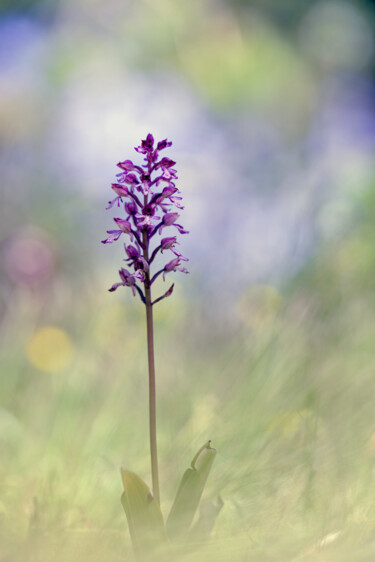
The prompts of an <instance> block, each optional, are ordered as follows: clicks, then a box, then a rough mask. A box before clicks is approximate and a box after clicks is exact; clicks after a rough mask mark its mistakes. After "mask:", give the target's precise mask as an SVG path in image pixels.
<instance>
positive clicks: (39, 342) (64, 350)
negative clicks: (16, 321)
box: [26, 326, 73, 373]
mask: <svg viewBox="0 0 375 562" xmlns="http://www.w3.org/2000/svg"><path fill="white" fill-rule="evenodd" d="M26 355H27V358H28V360H29V361H30V363H31V364H32V365H33V366H34V367H36V368H37V369H40V370H41V371H46V372H48V373H55V372H57V371H61V370H62V369H64V368H65V367H67V366H68V365H69V363H70V362H71V360H72V356H73V343H72V340H71V339H70V337H69V336H68V334H67V333H66V332H65V331H64V330H61V328H56V327H55V326H44V327H43V328H40V329H38V330H37V331H36V332H35V333H34V334H33V335H32V336H31V338H30V339H29V341H28V342H27V345H26Z"/></svg>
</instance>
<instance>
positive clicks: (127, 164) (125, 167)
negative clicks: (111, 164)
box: [117, 160, 135, 172]
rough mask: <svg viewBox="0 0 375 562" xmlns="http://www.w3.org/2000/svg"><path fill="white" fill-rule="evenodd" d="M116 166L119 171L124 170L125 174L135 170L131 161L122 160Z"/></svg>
mask: <svg viewBox="0 0 375 562" xmlns="http://www.w3.org/2000/svg"><path fill="white" fill-rule="evenodd" d="M117 166H118V167H119V168H121V170H125V171H127V172H131V171H132V170H134V168H135V166H134V164H133V162H132V161H131V160H124V161H123V162H119V163H118V164H117Z"/></svg>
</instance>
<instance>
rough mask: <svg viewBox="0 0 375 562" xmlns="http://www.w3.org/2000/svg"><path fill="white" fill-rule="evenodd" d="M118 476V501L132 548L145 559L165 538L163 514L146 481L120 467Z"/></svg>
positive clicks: (158, 547) (155, 550) (157, 548)
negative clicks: (127, 528)
mask: <svg viewBox="0 0 375 562" xmlns="http://www.w3.org/2000/svg"><path fill="white" fill-rule="evenodd" d="M121 477H122V482H123V485H124V493H123V494H122V496H121V503H122V505H123V508H124V510H125V513H126V518H127V520H128V525H129V531H130V536H131V539H132V543H133V547H134V551H135V553H136V555H138V556H141V557H142V559H147V558H149V556H151V555H152V554H154V553H155V552H157V551H158V550H159V549H160V547H161V546H162V545H163V544H164V543H165V541H166V533H165V528H164V521H163V516H162V513H161V511H160V507H159V505H158V503H157V501H155V499H154V497H153V495H152V494H151V492H150V490H149V488H148V486H147V484H145V482H144V481H143V480H142V479H141V478H140V477H139V476H137V475H136V474H135V473H134V472H130V471H129V470H124V469H121Z"/></svg>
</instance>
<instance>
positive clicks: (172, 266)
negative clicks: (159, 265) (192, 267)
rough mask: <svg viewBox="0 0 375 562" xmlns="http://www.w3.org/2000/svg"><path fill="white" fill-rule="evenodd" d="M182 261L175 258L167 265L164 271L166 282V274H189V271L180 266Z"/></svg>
mask: <svg viewBox="0 0 375 562" xmlns="http://www.w3.org/2000/svg"><path fill="white" fill-rule="evenodd" d="M180 260H181V258H180V257H178V258H174V259H173V260H171V261H170V262H169V263H167V265H165V266H164V270H163V279H164V281H165V274H166V273H169V272H170V271H181V272H182V273H189V272H188V270H187V269H185V267H182V266H180Z"/></svg>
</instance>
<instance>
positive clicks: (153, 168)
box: [102, 134, 188, 306]
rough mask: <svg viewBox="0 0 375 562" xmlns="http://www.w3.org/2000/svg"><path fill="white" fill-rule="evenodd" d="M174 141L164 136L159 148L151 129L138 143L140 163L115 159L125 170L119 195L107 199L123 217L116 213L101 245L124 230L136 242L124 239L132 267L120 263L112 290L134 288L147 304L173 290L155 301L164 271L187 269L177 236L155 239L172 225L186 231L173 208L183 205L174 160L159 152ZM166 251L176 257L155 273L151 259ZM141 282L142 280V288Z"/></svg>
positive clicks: (116, 186)
mask: <svg viewBox="0 0 375 562" xmlns="http://www.w3.org/2000/svg"><path fill="white" fill-rule="evenodd" d="M170 146H172V143H171V142H169V141H168V140H167V139H164V140H162V141H160V142H158V143H157V145H156V147H155V142H154V137H153V136H152V135H151V134H148V135H147V137H146V139H145V140H142V141H141V144H140V146H137V147H135V150H136V152H138V153H139V154H143V155H144V162H145V163H144V164H142V165H140V166H139V165H137V164H134V163H133V162H132V161H131V160H124V161H123V162H119V163H118V164H117V166H118V167H119V168H120V169H121V172H120V173H119V174H117V175H116V183H113V184H112V189H113V191H114V192H115V194H116V197H115V198H114V199H113V200H112V201H109V203H108V207H107V209H110V208H112V207H113V206H114V205H117V207H119V208H121V207H122V208H123V209H124V212H125V216H124V218H118V217H116V218H114V221H115V223H116V227H117V228H116V229H113V230H107V234H109V236H108V238H106V239H105V240H102V242H103V244H111V243H112V242H115V241H116V240H118V239H119V238H120V237H121V236H122V234H125V235H127V236H129V238H130V241H131V242H132V244H128V245H127V244H126V243H125V244H124V248H125V254H126V257H125V261H126V263H127V264H128V267H130V268H132V269H133V272H131V271H128V270H127V269H124V268H121V269H120V271H119V275H120V279H121V282H120V283H115V284H114V285H112V287H111V288H110V289H109V290H110V291H115V290H116V289H117V288H118V287H120V286H127V287H130V288H131V290H132V292H133V295H136V294H137V293H138V295H139V296H140V298H141V300H142V302H143V303H144V304H146V306H147V305H148V304H149V305H153V304H155V303H157V302H159V301H161V300H162V299H164V298H165V297H168V296H170V295H171V294H172V292H173V285H171V287H170V288H169V289H168V290H167V291H166V292H165V293H164V294H163V295H161V296H159V297H158V298H156V299H155V300H154V301H151V285H152V284H153V283H154V281H155V280H156V279H157V278H158V277H159V275H161V274H162V276H163V279H164V280H165V276H166V274H167V273H169V272H171V271H181V272H183V273H188V271H187V270H186V269H185V268H184V267H182V266H181V262H184V261H188V259H187V258H185V257H184V256H182V254H181V253H180V252H178V251H177V250H176V249H175V245H176V244H178V242H177V237H176V236H167V237H164V238H162V239H161V240H157V236H160V235H164V229H166V228H169V227H174V228H175V229H177V231H178V232H179V233H180V234H187V233H188V231H187V230H185V229H184V228H183V226H181V225H180V224H178V223H177V220H178V218H179V216H180V214H179V213H178V212H176V211H175V210H174V209H177V210H181V209H183V206H182V205H181V201H182V197H181V196H180V195H179V193H180V192H179V190H178V189H177V187H176V185H175V183H174V182H175V180H176V179H177V171H176V169H175V168H174V166H175V164H176V162H175V161H174V160H171V159H170V158H167V157H166V156H164V157H162V158H159V152H160V151H161V150H164V149H165V148H169V147H170ZM164 236H165V235H164ZM151 246H152V247H151ZM167 250H170V251H171V252H172V253H173V254H174V256H175V257H174V258H173V259H172V260H171V261H169V262H168V263H167V264H166V265H165V266H164V267H163V268H162V269H160V270H159V271H157V272H156V273H155V274H154V275H151V273H150V271H151V264H152V262H153V261H154V259H155V257H156V255H157V254H158V252H159V251H160V253H161V254H163V253H164V252H165V251H167ZM139 283H142V284H143V289H142V288H141V287H140V286H139Z"/></svg>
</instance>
